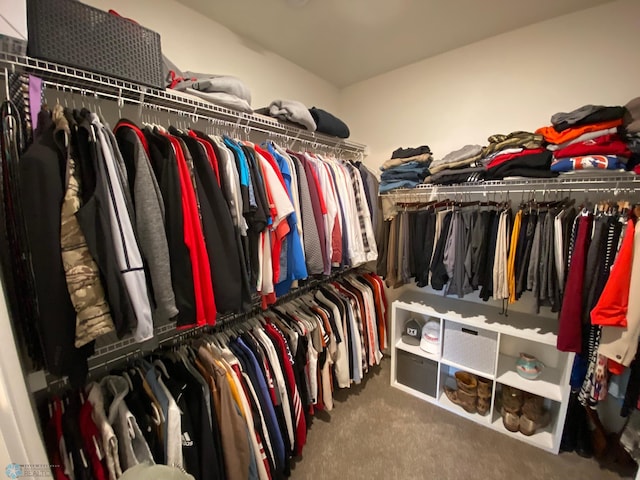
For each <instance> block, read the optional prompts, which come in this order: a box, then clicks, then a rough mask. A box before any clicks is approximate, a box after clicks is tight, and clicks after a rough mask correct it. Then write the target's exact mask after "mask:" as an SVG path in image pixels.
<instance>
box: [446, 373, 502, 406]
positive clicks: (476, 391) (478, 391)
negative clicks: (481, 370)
mask: <svg viewBox="0 0 640 480" xmlns="http://www.w3.org/2000/svg"><path fill="white" fill-rule="evenodd" d="M455 378H456V384H457V386H458V389H457V390H454V389H452V388H450V387H448V386H446V385H445V387H444V393H445V394H446V395H447V398H448V399H449V400H451V401H452V402H453V403H455V404H456V405H459V406H461V407H462V408H463V409H464V410H465V411H466V412H468V413H476V412H477V413H479V414H480V415H486V414H487V413H488V412H489V410H490V409H491V391H492V389H493V383H492V382H491V381H490V380H487V379H485V378H482V377H476V376H475V375H473V374H471V373H468V372H462V371H459V372H456V373H455Z"/></svg>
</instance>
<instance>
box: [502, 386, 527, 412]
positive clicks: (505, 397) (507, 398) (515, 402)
mask: <svg viewBox="0 0 640 480" xmlns="http://www.w3.org/2000/svg"><path fill="white" fill-rule="evenodd" d="M522 394H523V392H522V390H518V389H517V388H514V387H510V386H509V385H502V408H504V410H505V411H506V412H510V413H515V414H516V415H520V410H521V409H522V403H523V398H522Z"/></svg>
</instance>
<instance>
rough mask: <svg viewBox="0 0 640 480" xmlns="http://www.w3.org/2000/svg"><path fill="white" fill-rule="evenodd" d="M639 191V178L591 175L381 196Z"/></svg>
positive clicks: (434, 187)
mask: <svg viewBox="0 0 640 480" xmlns="http://www.w3.org/2000/svg"><path fill="white" fill-rule="evenodd" d="M638 188H640V175H636V174H634V173H616V174H607V173H594V174H593V175H586V174H585V175H580V176H565V177H562V176H561V177H556V178H530V179H524V180H520V179H518V180H500V181H498V180H492V181H487V182H478V183H461V184H457V185H428V184H422V185H419V186H417V187H416V188H404V189H397V190H392V191H390V192H386V193H383V194H381V197H383V198H390V199H392V200H401V199H404V198H406V197H411V198H415V199H424V198H425V197H433V198H437V197H439V196H441V195H452V194H454V195H455V194H456V193H457V194H460V193H466V194H474V195H487V194H494V193H531V192H540V193H543V194H544V193H545V192H546V193H549V192H559V193H560V192H567V193H571V192H573V193H576V192H598V193H609V194H613V195H619V194H620V193H630V194H636V193H637V192H638Z"/></svg>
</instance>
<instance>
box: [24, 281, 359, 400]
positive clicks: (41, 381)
mask: <svg viewBox="0 0 640 480" xmlns="http://www.w3.org/2000/svg"><path fill="white" fill-rule="evenodd" d="M357 271H358V268H346V269H341V270H337V271H335V272H333V273H332V274H331V275H329V276H322V277H321V278H311V279H309V280H308V281H307V282H306V283H305V284H304V285H302V286H301V287H299V288H297V289H295V290H292V291H290V292H289V293H287V294H285V295H283V296H281V297H279V298H278V299H277V301H276V303H275V304H274V305H271V306H270V307H274V306H278V305H282V304H284V303H286V302H289V301H291V300H293V299H295V298H299V297H301V296H303V295H306V294H308V293H310V292H312V291H313V290H315V289H316V288H317V287H318V286H320V285H323V284H326V283H327V282H331V281H334V280H337V279H339V278H341V277H343V276H345V275H347V274H349V273H354V272H357ZM259 304H260V299H259V296H257V295H256V296H255V297H254V302H253V306H252V308H251V309H250V310H249V311H247V312H242V313H236V314H229V315H223V316H221V317H220V318H218V320H217V322H216V325H215V326H213V327H212V326H210V325H203V326H198V327H193V328H190V329H188V330H183V331H177V330H176V322H169V323H167V324H165V325H162V326H159V327H156V328H154V337H153V338H152V339H151V340H148V341H147V342H144V343H142V344H140V343H137V342H135V341H134V340H133V338H132V337H129V338H126V339H124V340H121V341H119V342H115V343H110V344H108V345H105V346H104V347H101V348H96V351H95V353H94V354H93V355H92V356H91V357H90V358H89V375H88V376H89V378H91V377H92V376H96V375H98V376H99V375H100V374H105V373H106V372H108V371H110V370H112V369H114V368H116V367H119V366H121V365H122V364H123V363H126V362H127V361H128V360H129V359H135V358H140V357H142V356H144V355H148V354H150V353H151V352H153V351H154V350H157V349H159V348H160V347H163V346H165V345H167V344H173V345H181V344H183V343H184V342H185V340H188V339H189V338H193V337H196V336H198V335H200V334H201V333H205V332H206V333H216V332H220V331H224V330H225V329H227V328H228V327H229V326H233V325H237V324H239V323H241V322H242V321H244V320H247V319H249V318H252V317H254V316H256V315H258V314H259V313H261V312H264V311H265V310H262V308H260V306H259ZM266 311H268V310H266ZM68 386H69V379H68V378H67V377H62V378H58V377H55V376H53V375H50V374H48V373H47V372H45V371H44V370H40V371H38V372H34V373H31V374H30V375H29V388H30V390H31V392H32V393H38V392H41V391H43V390H50V389H53V390H56V389H61V388H63V389H64V388H66V387H68Z"/></svg>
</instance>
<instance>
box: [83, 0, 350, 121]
mask: <svg viewBox="0 0 640 480" xmlns="http://www.w3.org/2000/svg"><path fill="white" fill-rule="evenodd" d="M82 2H83V3H86V4H87V5H92V6H94V7H96V8H100V9H102V10H109V9H113V10H115V11H117V12H118V13H119V14H120V15H122V16H125V17H128V18H132V19H134V20H136V21H137V22H138V23H140V24H141V25H143V26H145V27H147V28H150V29H151V30H154V31H156V32H158V33H159V34H160V36H161V38H162V51H163V53H164V54H165V55H166V56H167V57H168V58H169V59H171V61H173V63H175V64H176V65H177V66H178V67H179V68H180V69H182V70H191V71H194V72H202V73H215V74H225V75H235V76H237V77H239V78H240V79H242V80H243V81H244V82H245V83H246V84H247V86H248V87H249V89H250V90H251V94H252V102H251V105H252V107H253V108H254V109H257V108H260V107H265V106H268V105H269V103H270V102H271V101H272V100H275V99H291V100H298V101H300V102H302V103H304V104H305V105H307V106H309V107H312V106H314V105H315V106H317V107H320V108H323V109H325V110H328V111H330V112H334V111H336V110H337V108H338V100H339V90H338V88H337V87H334V86H333V85H331V84H330V83H329V82H327V81H325V80H323V79H321V78H320V77H317V76H316V75H314V74H312V73H310V72H308V71H307V70H305V69H303V68H302V67H299V66H297V65H295V64H294V63H292V62H290V61H288V60H285V59H284V58H282V57H280V56H278V55H276V54H274V53H272V52H269V51H266V50H264V49H263V48H262V47H260V46H259V45H255V44H250V43H249V42H248V41H247V40H245V39H243V38H242V37H239V36H238V35H236V34H235V33H233V32H231V31H230V30H229V29H227V28H226V27H224V26H222V25H221V24H219V23H217V22H215V21H213V20H210V19H208V18H206V17H204V16H203V15H201V14H199V13H197V12H195V11H194V10H191V9H190V8H187V7H185V6H184V5H181V4H179V3H178V2H175V1H173V0H134V1H132V0H82ZM265 28H273V26H268V25H265Z"/></svg>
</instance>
